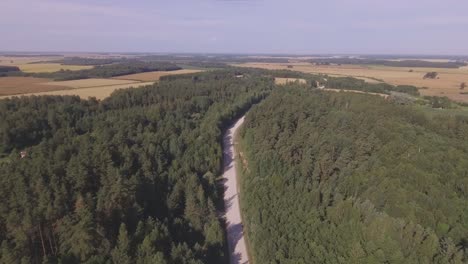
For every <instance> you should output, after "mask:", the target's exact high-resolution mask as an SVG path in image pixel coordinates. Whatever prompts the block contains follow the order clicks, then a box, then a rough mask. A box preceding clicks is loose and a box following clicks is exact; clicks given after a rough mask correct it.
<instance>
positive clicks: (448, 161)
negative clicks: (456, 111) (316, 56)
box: [240, 85, 468, 264]
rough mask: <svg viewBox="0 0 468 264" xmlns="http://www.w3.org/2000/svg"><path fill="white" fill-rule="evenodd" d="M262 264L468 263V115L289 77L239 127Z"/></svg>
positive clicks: (256, 255) (254, 246)
mask: <svg viewBox="0 0 468 264" xmlns="http://www.w3.org/2000/svg"><path fill="white" fill-rule="evenodd" d="M240 142H241V150H242V155H241V157H242V158H244V159H245V160H244V162H242V163H241V164H243V176H242V184H241V193H242V196H241V204H242V208H243V211H244V220H245V227H246V228H247V235H248V240H249V241H250V246H251V253H252V256H253V259H254V262H255V263H291V264H292V263H466V261H468V245H467V241H468V226H467V225H466V223H467V222H468V188H467V187H468V177H467V176H468V143H467V142H468V118H467V117H466V116H454V115H449V114H443V113H439V114H438V115H429V114H426V112H425V110H420V108H416V107H411V106H399V105H395V104H392V103H391V102H390V101H386V100H384V99H383V98H380V97H377V96H370V95H363V94H352V93H330V92H320V91H317V90H315V91H314V90H311V89H307V88H305V87H304V86H297V87H296V86H295V85H290V86H289V87H288V86H286V87H283V88H282V89H277V90H275V91H273V92H272V94H271V95H270V96H269V97H268V98H267V99H265V100H264V101H262V103H260V104H259V105H258V106H256V107H254V108H253V109H252V110H251V111H249V113H248V115H247V117H246V121H245V127H244V128H243V129H242V130H241V132H240Z"/></svg>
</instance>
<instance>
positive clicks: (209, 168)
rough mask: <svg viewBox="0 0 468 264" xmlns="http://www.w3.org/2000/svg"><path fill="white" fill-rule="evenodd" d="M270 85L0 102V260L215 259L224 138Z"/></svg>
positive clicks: (204, 85) (255, 81)
mask: <svg viewBox="0 0 468 264" xmlns="http://www.w3.org/2000/svg"><path fill="white" fill-rule="evenodd" d="M272 86H273V82H272V80H271V79H270V78H265V77H261V76H254V75H250V76H249V77H248V78H242V79H239V78H236V77H235V75H234V74H233V73H232V72H229V71H223V72H212V73H204V74H199V75H198V78H197V80H192V79H185V78H181V79H173V80H170V81H161V82H159V84H157V85H154V86H150V87H146V88H140V89H128V90H120V91H117V92H115V93H114V94H113V95H112V96H111V97H109V98H108V99H106V100H104V101H102V102H98V101H96V100H81V99H79V98H78V97H50V96H48V97H44V96H43V97H34V96H33V97H22V98H13V99H6V100H0V120H1V122H0V140H1V142H2V144H1V146H2V149H1V152H2V154H1V155H0V174H1V175H2V177H0V197H1V198H2V203H1V205H0V252H1V253H0V262H1V263H142V264H143V263H191V264H192V263H193V264H195V263H200V264H201V263H223V262H225V260H226V259H225V255H224V254H225V253H224V252H225V237H224V230H223V223H222V222H221V221H220V219H219V217H218V212H219V210H221V206H222V190H220V188H219V185H218V183H217V178H218V177H219V175H220V174H221V172H222V149H221V144H220V142H221V138H222V130H223V129H224V128H225V127H226V126H227V125H228V124H229V123H230V122H232V121H233V120H234V118H236V117H237V116H239V115H240V114H242V113H243V112H244V111H246V110H247V109H248V108H249V107H250V106H251V105H252V104H254V103H256V102H258V101H259V100H261V99H262V98H264V97H265V96H266V95H267V94H268V93H269V92H270V90H271V87H272ZM20 151H23V152H22V155H23V156H24V155H25V157H24V158H20Z"/></svg>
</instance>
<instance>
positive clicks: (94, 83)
mask: <svg viewBox="0 0 468 264" xmlns="http://www.w3.org/2000/svg"><path fill="white" fill-rule="evenodd" d="M131 83H139V82H138V81H131V80H116V79H100V78H91V79H81V80H72V81H59V82H48V83H45V84H47V85H58V86H68V87H72V88H75V89H76V88H90V87H101V86H111V85H123V84H131Z"/></svg>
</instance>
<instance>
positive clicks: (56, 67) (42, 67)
mask: <svg viewBox="0 0 468 264" xmlns="http://www.w3.org/2000/svg"><path fill="white" fill-rule="evenodd" d="M18 67H19V68H20V70H21V71H23V72H56V71H60V70H70V71H77V70H84V69H91V68H93V66H77V65H62V64H59V63H33V64H21V65H18Z"/></svg>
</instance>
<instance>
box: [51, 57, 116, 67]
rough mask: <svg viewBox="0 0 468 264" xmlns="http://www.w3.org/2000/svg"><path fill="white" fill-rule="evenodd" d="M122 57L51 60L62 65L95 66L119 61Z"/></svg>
mask: <svg viewBox="0 0 468 264" xmlns="http://www.w3.org/2000/svg"><path fill="white" fill-rule="evenodd" d="M122 60H123V59H114V58H105V59H95V58H83V57H65V58H64V59H63V60H59V61H53V62H54V63H61V64H62V65H83V66H95V65H105V64H113V63H118V62H121V61H122Z"/></svg>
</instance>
